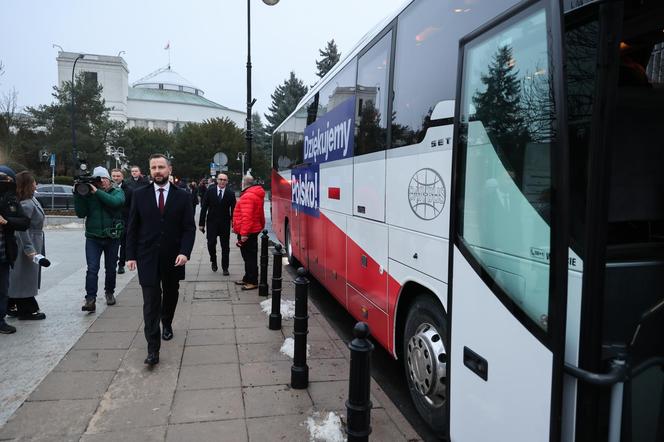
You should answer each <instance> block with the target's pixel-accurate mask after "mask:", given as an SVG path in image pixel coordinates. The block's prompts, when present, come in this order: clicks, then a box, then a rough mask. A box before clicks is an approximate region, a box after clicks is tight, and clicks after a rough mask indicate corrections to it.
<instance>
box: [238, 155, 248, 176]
mask: <svg viewBox="0 0 664 442" xmlns="http://www.w3.org/2000/svg"><path fill="white" fill-rule="evenodd" d="M246 156H247V153H246V152H238V153H237V159H238V160H242V177H244V157H246Z"/></svg>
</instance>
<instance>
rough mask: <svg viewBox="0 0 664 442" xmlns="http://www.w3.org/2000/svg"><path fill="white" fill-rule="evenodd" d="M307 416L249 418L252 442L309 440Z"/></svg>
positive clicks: (248, 427) (248, 424)
mask: <svg viewBox="0 0 664 442" xmlns="http://www.w3.org/2000/svg"><path fill="white" fill-rule="evenodd" d="M306 420H307V416H306V415H302V414H295V415H288V416H271V417H258V418H253V419H247V431H248V432H249V440H250V441H251V442H273V441H277V440H278V441H308V440H309V430H308V429H307V424H306ZM376 440H378V439H376Z"/></svg>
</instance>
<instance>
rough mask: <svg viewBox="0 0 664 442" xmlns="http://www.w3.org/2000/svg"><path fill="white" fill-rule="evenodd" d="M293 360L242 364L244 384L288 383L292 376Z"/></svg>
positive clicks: (249, 385)
mask: <svg viewBox="0 0 664 442" xmlns="http://www.w3.org/2000/svg"><path fill="white" fill-rule="evenodd" d="M291 365H293V364H292V362H291V361H274V362H252V363H248V364H242V365H240V374H241V375H242V386H243V387H252V386H260V385H287V384H289V383H290V378H291Z"/></svg>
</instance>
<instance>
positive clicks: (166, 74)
mask: <svg viewBox="0 0 664 442" xmlns="http://www.w3.org/2000/svg"><path fill="white" fill-rule="evenodd" d="M160 84H161V85H162V86H161V88H162V89H163V88H166V89H172V87H168V86H175V89H176V90H181V91H182V90H184V91H185V92H188V93H196V94H198V95H203V91H202V90H201V89H200V88H199V87H197V86H194V85H193V84H192V83H191V82H190V81H189V80H187V79H186V78H184V77H183V76H182V75H180V74H178V73H177V72H175V71H174V70H172V69H171V66H170V65H169V66H166V67H163V68H161V69H157V70H156V71H154V72H152V73H150V74H148V75H146V76H145V77H143V78H141V79H139V80H137V81H135V82H134V84H132V86H133V87H136V88H155V87H159V85H160Z"/></svg>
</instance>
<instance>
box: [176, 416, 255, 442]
mask: <svg viewBox="0 0 664 442" xmlns="http://www.w3.org/2000/svg"><path fill="white" fill-rule="evenodd" d="M248 440H249V439H248V438H247V426H246V425H245V422H244V419H236V420H229V421H213V422H196V423H194V424H180V425H170V426H169V427H168V433H167V435H166V442H192V441H201V442H202V441H219V442H247V441H248Z"/></svg>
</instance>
